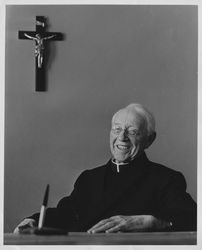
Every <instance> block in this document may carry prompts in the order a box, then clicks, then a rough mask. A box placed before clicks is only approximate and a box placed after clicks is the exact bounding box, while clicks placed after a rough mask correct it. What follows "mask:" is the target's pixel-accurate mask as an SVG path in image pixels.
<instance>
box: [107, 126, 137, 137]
mask: <svg viewBox="0 0 202 250" xmlns="http://www.w3.org/2000/svg"><path fill="white" fill-rule="evenodd" d="M111 131H112V132H113V133H114V134H115V135H119V134H120V133H121V132H125V133H126V134H127V135H132V136H137V135H138V134H139V132H138V130H137V129H134V128H125V129H123V128H121V127H117V126H116V127H112V129H111Z"/></svg>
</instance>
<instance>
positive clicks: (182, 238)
mask: <svg viewBox="0 0 202 250" xmlns="http://www.w3.org/2000/svg"><path fill="white" fill-rule="evenodd" d="M4 245H196V232H155V233H110V234H105V233H98V234H88V233H69V234H68V235H48V236H47V235H34V234H30V235H24V234H20V235H16V234H10V233H6V234H4Z"/></svg>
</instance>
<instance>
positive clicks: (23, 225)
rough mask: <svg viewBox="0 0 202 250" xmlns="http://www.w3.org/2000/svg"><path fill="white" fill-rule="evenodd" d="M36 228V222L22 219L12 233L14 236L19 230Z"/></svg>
mask: <svg viewBox="0 0 202 250" xmlns="http://www.w3.org/2000/svg"><path fill="white" fill-rule="evenodd" d="M35 226H36V221H35V220H33V219H24V220H23V221H22V222H20V224H19V225H18V226H17V227H16V228H15V230H14V231H13V233H14V234H18V233H20V231H21V230H23V229H26V228H33V227H35Z"/></svg>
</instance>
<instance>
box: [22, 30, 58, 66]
mask: <svg viewBox="0 0 202 250" xmlns="http://www.w3.org/2000/svg"><path fill="white" fill-rule="evenodd" d="M24 36H26V37H27V38H29V39H31V40H34V41H35V42H36V45H35V51H34V54H35V57H37V62H38V64H37V65H38V67H39V68H41V67H42V63H43V56H44V55H43V53H44V43H43V41H44V40H49V39H51V38H53V37H55V35H51V36H47V37H41V36H40V34H36V35H35V36H30V35H28V34H27V33H25V34H24Z"/></svg>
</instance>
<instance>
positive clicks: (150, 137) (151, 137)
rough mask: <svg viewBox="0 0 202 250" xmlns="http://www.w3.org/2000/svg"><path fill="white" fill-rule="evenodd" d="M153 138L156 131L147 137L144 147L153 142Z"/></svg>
mask: <svg viewBox="0 0 202 250" xmlns="http://www.w3.org/2000/svg"><path fill="white" fill-rule="evenodd" d="M155 139H156V132H154V133H153V134H151V135H149V136H148V137H147V143H146V144H145V148H148V147H149V146H151V144H152V143H153V142H154V140H155Z"/></svg>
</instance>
